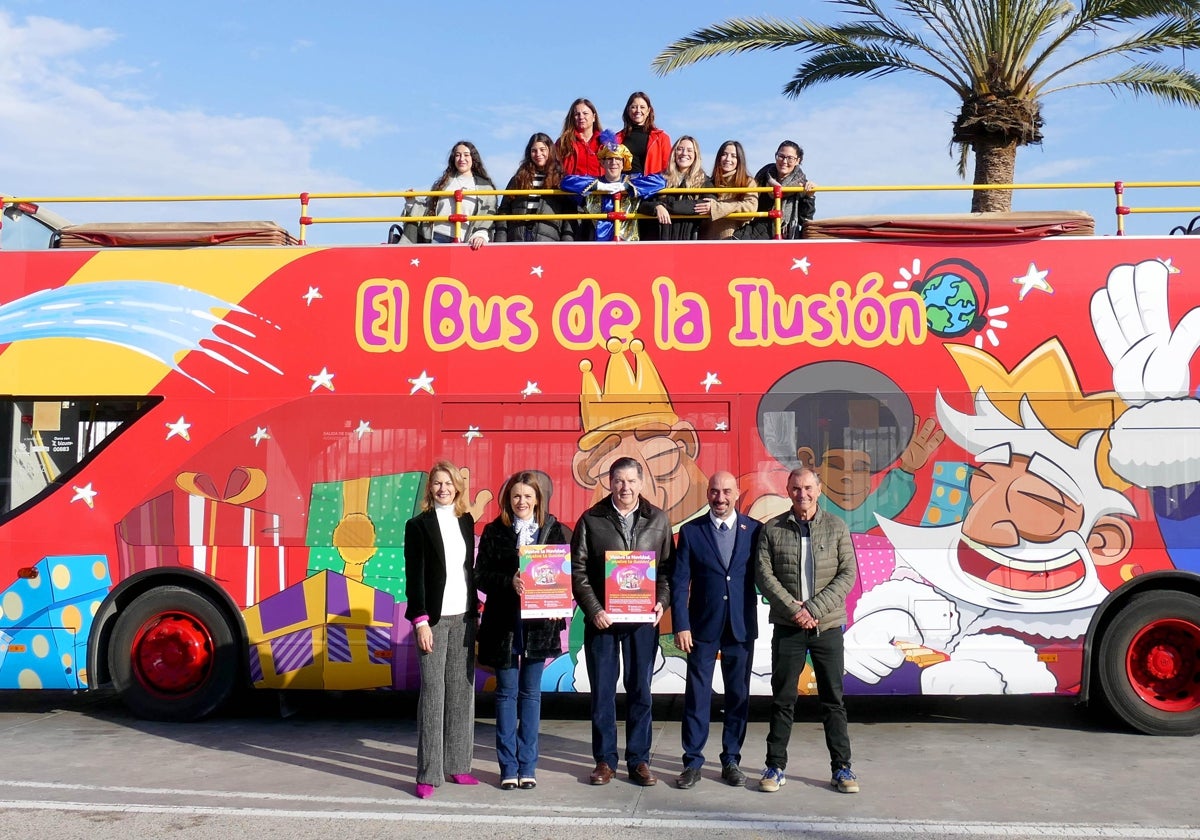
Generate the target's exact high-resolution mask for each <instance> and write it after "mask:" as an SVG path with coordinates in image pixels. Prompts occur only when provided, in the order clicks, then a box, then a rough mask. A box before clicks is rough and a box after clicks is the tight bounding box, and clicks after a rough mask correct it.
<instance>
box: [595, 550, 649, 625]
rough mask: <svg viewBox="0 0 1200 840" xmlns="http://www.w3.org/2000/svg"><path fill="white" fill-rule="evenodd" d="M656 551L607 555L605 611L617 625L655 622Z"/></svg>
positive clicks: (611, 552) (621, 552)
mask: <svg viewBox="0 0 1200 840" xmlns="http://www.w3.org/2000/svg"><path fill="white" fill-rule="evenodd" d="M657 568H658V563H657V559H656V557H655V552H653V551H606V552H604V611H605V612H606V613H608V617H609V618H610V619H612V621H613V622H614V623H626V622H638V621H649V622H653V621H654V604H655V602H656V600H657V598H656V597H655V585H654V581H655V577H656V570H657Z"/></svg>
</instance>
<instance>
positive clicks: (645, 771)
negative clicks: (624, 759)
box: [629, 761, 658, 787]
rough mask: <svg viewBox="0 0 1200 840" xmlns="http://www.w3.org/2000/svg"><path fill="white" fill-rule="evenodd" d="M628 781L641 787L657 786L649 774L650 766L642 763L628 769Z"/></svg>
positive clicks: (652, 776)
mask: <svg viewBox="0 0 1200 840" xmlns="http://www.w3.org/2000/svg"><path fill="white" fill-rule="evenodd" d="M629 781H631V782H633V783H634V784H635V785H641V786H642V787H650V785H656V784H658V779H656V778H655V777H654V774H653V773H651V772H650V765H649V764H647V763H646V762H644V761H643V762H641V763H640V764H635V765H634V766H633V767H632V768H630V770H629Z"/></svg>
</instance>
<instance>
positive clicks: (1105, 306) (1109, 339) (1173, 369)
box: [1091, 260, 1200, 405]
mask: <svg viewBox="0 0 1200 840" xmlns="http://www.w3.org/2000/svg"><path fill="white" fill-rule="evenodd" d="M1169 274H1170V270H1169V269H1168V268H1167V266H1166V265H1164V264H1163V263H1161V262H1159V261H1158V260H1145V261H1143V262H1140V263H1138V264H1137V265H1118V266H1117V267H1115V268H1114V269H1113V270H1112V271H1110V272H1109V274H1108V283H1107V285H1106V286H1105V288H1103V289H1100V290H1099V291H1097V292H1096V293H1095V294H1094V295H1092V307H1091V308H1092V328H1093V329H1094V330H1095V331H1096V338H1097V339H1098V340H1099V342H1100V346H1101V347H1102V348H1103V349H1104V355H1105V356H1107V357H1108V361H1109V363H1110V364H1111V365H1112V368H1113V388H1114V389H1115V390H1116V392H1117V394H1119V395H1120V397H1121V399H1123V400H1124V401H1125V402H1126V403H1128V404H1130V405H1141V404H1142V403H1147V402H1150V401H1151V400H1161V399H1171V398H1178V397H1186V396H1189V395H1190V393H1191V379H1190V377H1189V373H1188V364H1189V362H1190V361H1191V359H1192V356H1193V355H1194V354H1195V353H1196V348H1197V347H1200V308H1197V309H1193V310H1192V311H1191V312H1189V313H1187V314H1186V315H1184V316H1183V318H1182V319H1180V321H1179V324H1178V325H1177V326H1176V327H1175V329H1174V331H1172V329H1171V322H1170V314H1169V313H1168V311H1167V277H1168V276H1169Z"/></svg>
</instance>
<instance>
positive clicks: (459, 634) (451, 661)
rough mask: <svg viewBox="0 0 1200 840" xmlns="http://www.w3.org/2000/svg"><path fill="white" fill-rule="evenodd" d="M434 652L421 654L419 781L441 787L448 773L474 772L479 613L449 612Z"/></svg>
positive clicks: (435, 627) (437, 634)
mask: <svg viewBox="0 0 1200 840" xmlns="http://www.w3.org/2000/svg"><path fill="white" fill-rule="evenodd" d="M430 629H432V630H433V651H432V652H431V653H420V652H419V651H418V655H419V658H420V665H421V698H420V700H419V701H418V703H417V784H422V785H433V786H434V787H438V786H439V785H441V783H442V781H443V780H444V779H445V777H446V776H447V775H455V774H458V773H470V772H471V754H472V753H473V752H474V749H475V616H474V614H460V615H444V616H442V617H441V620H439V621H438V623H437V624H435V625H433V627H431V628H430Z"/></svg>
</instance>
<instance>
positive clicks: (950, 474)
mask: <svg viewBox="0 0 1200 840" xmlns="http://www.w3.org/2000/svg"><path fill="white" fill-rule="evenodd" d="M970 481H971V466H970V465H969V464H965V463H963V462H962V461H938V462H936V463H935V464H934V465H933V490H932V491H930V494H929V506H928V507H927V508H926V509H925V515H924V516H923V517H922V518H921V524H922V525H953V524H954V523H955V522H962V519H963V517H964V516H966V515H967V507H968V505H969V504H970V501H971V496H970V494H969V493H968V492H967V485H968V484H969V483H970Z"/></svg>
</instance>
